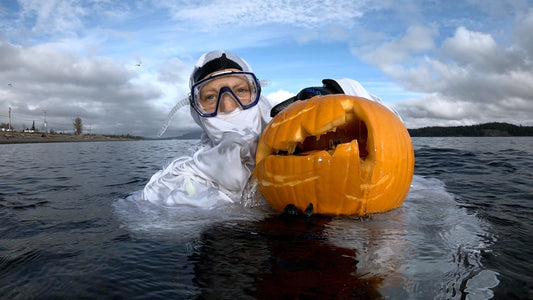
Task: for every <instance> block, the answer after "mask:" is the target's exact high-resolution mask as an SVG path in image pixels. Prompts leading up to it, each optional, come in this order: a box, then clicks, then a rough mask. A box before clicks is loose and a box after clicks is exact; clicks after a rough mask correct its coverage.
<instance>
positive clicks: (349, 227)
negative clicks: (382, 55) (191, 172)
mask: <svg viewBox="0 0 533 300" xmlns="http://www.w3.org/2000/svg"><path fill="white" fill-rule="evenodd" d="M194 143H196V141H134V142H101V143H100V142H94V143H63V144H18V145H0V161H1V162H2V164H1V165H0V298H2V299H27V298H119V299H121V298H124V299H147V298H150V299H153V298H173V299H190V298H193V299H194V298H216V299H227V298H238V299H242V298H250V299H253V298H259V299H267V298H268V299H270V298H280V297H285V298H296V297H297V296H300V297H304V298H305V297H306V296H309V297H311V298H335V297H337V298H349V297H356V298H380V297H383V298H389V299H407V298H410V299H446V298H448V299H465V298H468V299H489V298H497V299H498V298H505V299H512V298H517V299H526V298H533V275H532V274H531V270H532V269H533V262H532V261H533V250H532V249H533V239H532V237H533V234H532V232H533V218H532V216H533V188H532V187H531V182H533V178H532V177H533V174H532V172H531V171H530V170H531V168H532V167H533V156H532V154H533V153H532V152H533V139H532V138H415V139H413V143H414V146H415V151H416V153H415V154H416V168H415V178H414V181H413V185H412V187H411V190H410V192H409V195H408V197H407V199H406V201H405V202H404V205H403V206H402V207H400V208H399V209H396V210H393V211H390V212H387V213H382V214H376V215H372V216H369V217H365V218H355V217H335V218H326V217H318V216H314V217H312V218H311V219H304V218H290V217H283V216H280V215H279V214H277V213H274V212H272V211H271V210H270V209H269V208H268V206H266V205H262V206H259V207H253V208H247V207H242V206H240V205H237V204H235V205H226V206H223V207H219V208H217V209H214V210H201V209H193V208H191V207H173V208H165V207H159V206H155V205H152V204H150V203H145V202H142V203H140V202H133V201H131V200H128V199H127V196H128V195H129V194H130V193H131V192H133V191H136V190H139V189H141V188H142V187H143V185H144V184H145V183H146V181H147V180H148V178H149V177H150V176H151V175H152V174H153V173H154V172H155V171H157V170H159V169H160V167H161V165H163V164H164V162H165V161H167V160H169V159H170V158H172V157H173V156H176V155H178V154H180V153H183V151H186V149H188V148H189V147H190V146H191V145H193V144H194Z"/></svg>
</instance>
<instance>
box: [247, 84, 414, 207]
mask: <svg viewBox="0 0 533 300" xmlns="http://www.w3.org/2000/svg"><path fill="white" fill-rule="evenodd" d="M256 162H257V165H256V168H255V170H254V174H255V176H256V178H257V180H258V184H259V189H260V191H261V193H262V195H263V197H264V198H265V200H266V201H267V202H268V204H269V205H270V206H271V207H273V208H274V209H276V210H278V211H283V210H284V209H285V207H286V206H287V205H288V204H293V205H294V206H296V207H297V208H298V209H299V210H301V211H303V210H305V209H306V208H307V207H308V205H309V204H310V203H312V204H313V209H314V213H318V214H327V215H359V216H362V215H366V214H369V213H377V212H384V211H387V210H390V209H393V208H396V207H399V206H400V205H402V203H403V201H404V199H405V197H406V196H407V193H408V191H409V187H410V184H411V180H412V178H413V172H414V151H413V146H412V143H411V138H410V136H409V133H408V132H407V129H406V128H405V126H404V125H403V123H402V122H401V120H400V119H399V118H398V117H397V116H396V115H395V114H393V113H392V112H391V111H390V110H389V109H388V108H386V107H385V106H383V105H381V104H379V103H376V102H374V101H370V100H368V99H364V98H360V97H354V96H347V95H339V94H337V95H326V96H316V97H313V98H311V99H309V100H306V101H297V102H295V103H293V104H292V105H290V106H289V107H288V108H286V109H285V110H283V111H281V112H280V113H279V114H278V115H276V116H275V117H274V118H273V119H272V121H271V122H270V123H269V124H268V126H267V127H266V128H265V130H264V131H263V134H262V135H261V138H260V141H259V144H258V147H257V155H256Z"/></svg>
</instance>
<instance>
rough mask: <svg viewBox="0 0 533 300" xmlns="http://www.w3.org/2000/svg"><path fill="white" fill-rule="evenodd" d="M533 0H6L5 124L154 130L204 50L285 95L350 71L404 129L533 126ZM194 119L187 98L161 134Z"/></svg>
mask: <svg viewBox="0 0 533 300" xmlns="http://www.w3.org/2000/svg"><path fill="white" fill-rule="evenodd" d="M532 32H533V0H515V1H512V0H509V1H505V0H461V1H455V0H450V1H431V0H426V1H416V0H414V1H413V0H409V1H404V0H383V1H370V0H368V1H367V0H320V1H315V0H306V1H292V0H269V1H259V0H248V1H241V0H195V1H190V0H187V1H185V0H184V1H168V0H144V1H133V0H132V1H115V0H94V1H74V0H71V1H66V0H47V1H41V0H20V1H12V0H0V123H7V122H8V121H9V110H10V109H11V118H12V124H13V125H14V127H15V128H19V129H20V128H23V127H31V126H32V124H33V122H35V127H36V128H38V129H42V128H43V127H44V124H45V121H46V128H47V130H54V131H59V132H61V131H63V132H72V131H73V122H74V119H75V118H77V117H79V118H81V119H82V122H83V125H84V128H83V130H84V132H85V133H102V134H118V135H120V134H131V135H137V136H144V137H156V136H157V132H158V131H159V129H160V128H161V127H162V126H163V124H164V122H165V119H166V118H167V115H168V113H169V112H170V110H171V109H172V107H173V106H174V105H175V104H176V103H177V102H178V101H180V100H181V99H183V98H185V97H187V95H188V93H189V87H188V79H189V75H190V73H191V71H192V69H193V66H194V64H195V62H196V60H197V59H198V58H199V57H200V56H201V55H202V54H203V53H205V52H207V51H211V50H217V49H222V50H226V51H230V52H233V53H235V54H237V55H239V56H241V57H243V58H244V59H245V60H246V61H247V62H248V63H249V64H250V65H251V66H252V69H253V71H254V73H255V74H256V76H257V77H258V78H259V79H261V80H263V81H264V82H265V86H264V87H263V95H264V96H266V97H267V99H268V100H269V101H271V102H272V103H278V102H280V101H282V100H284V99H287V98H289V97H291V96H292V95H295V94H296V93H298V91H299V90H301V89H302V88H305V87H309V86H321V85H322V83H321V81H322V79H325V78H351V79H355V80H357V81H359V82H360V83H361V84H362V85H363V86H364V87H365V88H366V89H367V90H368V91H369V92H370V93H371V94H374V95H377V96H378V97H380V98H381V99H382V100H383V101H384V102H385V103H386V104H387V105H390V106H393V107H394V108H395V109H396V110H397V111H398V112H399V113H400V114H401V116H402V118H403V120H404V123H405V125H406V127H407V128H420V127H425V126H457V125H472V124H480V123H486V122H508V123H512V124H516V125H524V126H525V125H528V126H531V125H533V34H532ZM198 128H199V127H198V126H197V125H196V124H195V123H194V121H193V119H192V118H191V117H190V111H189V109H188V106H187V107H185V108H183V109H180V110H179V111H178V112H177V113H176V114H175V115H174V117H173V118H172V120H171V122H170V126H169V128H168V130H167V132H166V133H165V135H164V136H166V137H169V136H178V135H181V134H184V133H186V132H189V131H191V130H198Z"/></svg>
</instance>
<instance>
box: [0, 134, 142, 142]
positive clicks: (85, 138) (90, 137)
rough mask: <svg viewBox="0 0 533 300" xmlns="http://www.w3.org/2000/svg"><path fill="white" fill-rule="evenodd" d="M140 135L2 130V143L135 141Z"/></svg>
mask: <svg viewBox="0 0 533 300" xmlns="http://www.w3.org/2000/svg"><path fill="white" fill-rule="evenodd" d="M135 140H142V138H140V137H132V136H129V135H126V136H112V135H94V134H81V135H73V134H51V133H50V134H44V133H39V132H34V133H27V132H24V133H22V132H0V144H26V143H68V142H103V141H135Z"/></svg>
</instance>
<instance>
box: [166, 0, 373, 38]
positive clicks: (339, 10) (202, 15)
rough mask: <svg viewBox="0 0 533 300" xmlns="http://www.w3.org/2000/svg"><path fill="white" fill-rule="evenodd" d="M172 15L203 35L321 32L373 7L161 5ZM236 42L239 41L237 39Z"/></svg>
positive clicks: (228, 1)
mask: <svg viewBox="0 0 533 300" xmlns="http://www.w3.org/2000/svg"><path fill="white" fill-rule="evenodd" d="M158 4H159V5H162V6H164V7H167V8H168V9H170V10H171V11H172V15H173V18H174V19H175V20H179V21H180V22H183V23H184V24H189V27H193V28H195V29H197V30H200V31H211V30H216V29H220V28H221V27H224V28H228V27H234V26H238V27H256V26H261V25H264V24H272V23H273V24H291V25H294V26H297V27H303V28H320V27H322V26H324V25H327V24H332V23H337V24H345V25H349V26H351V25H353V22H354V20H355V19H357V18H360V17H362V16H363V15H364V13H365V11H366V10H367V9H368V8H369V7H370V6H371V3H369V1H353V0H338V1H334V0H326V1H316V0H310V1H304V2H302V1H283V0H273V1H261V0H252V1H240V0H222V1H214V0H212V1H204V2H203V3H202V5H197V3H194V4H191V5H186V4H183V3H171V2H164V3H158ZM236 38H237V37H236Z"/></svg>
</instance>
